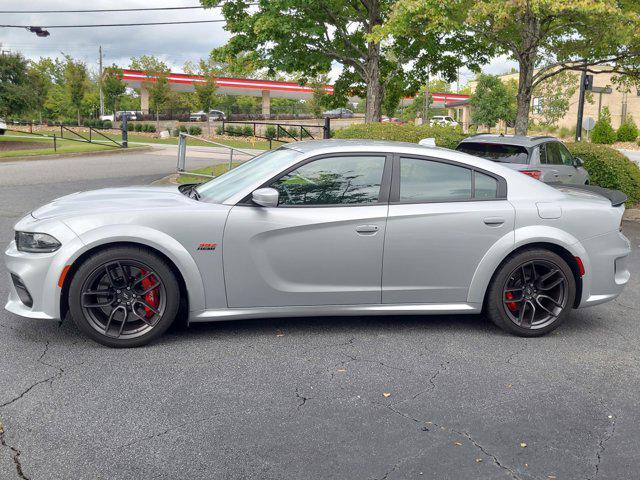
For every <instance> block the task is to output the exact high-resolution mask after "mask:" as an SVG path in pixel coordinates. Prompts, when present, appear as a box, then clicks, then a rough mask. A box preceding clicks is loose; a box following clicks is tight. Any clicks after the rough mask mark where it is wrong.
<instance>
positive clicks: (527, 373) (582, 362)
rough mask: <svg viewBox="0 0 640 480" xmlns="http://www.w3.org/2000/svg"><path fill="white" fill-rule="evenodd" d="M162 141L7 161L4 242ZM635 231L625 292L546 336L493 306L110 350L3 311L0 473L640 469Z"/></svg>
mask: <svg viewBox="0 0 640 480" xmlns="http://www.w3.org/2000/svg"><path fill="white" fill-rule="evenodd" d="M166 155H167V158H160V157H158V158H155V159H154V158H152V156H150V155H145V156H144V157H140V159H139V162H148V165H149V166H148V167H147V168H144V165H142V164H141V163H138V160H135V161H132V160H131V159H129V160H128V161H120V160H118V159H117V158H115V159H111V160H110V159H109V157H103V161H102V162H96V161H95V158H98V157H95V158H94V159H91V160H87V161H83V160H82V159H74V162H75V163H74V164H73V165H77V166H78V168H73V169H72V170H69V169H67V167H65V168H64V169H61V165H66V164H63V163H58V162H63V161H62V160H59V161H54V160H50V161H47V162H25V163H22V164H20V165H18V166H16V165H15V164H0V173H1V174H2V175H0V185H1V186H2V188H1V189H0V241H1V242H2V244H3V245H4V244H6V243H8V242H9V241H10V239H11V237H12V235H13V232H12V228H11V227H12V225H13V224H14V223H15V222H16V221H17V220H18V218H19V217H20V216H22V215H23V214H24V213H26V212H28V211H29V210H31V209H32V208H34V207H36V206H38V205H40V204H42V203H44V202H46V201H49V200H51V199H53V198H55V197H58V196H61V195H64V194H67V193H72V192H75V191H78V190H85V189H92V188H99V187H104V186H114V185H130V184H145V183H149V182H151V181H152V180H154V179H156V178H158V177H160V176H162V175H164V174H168V173H171V168H172V167H173V166H174V165H175V161H174V160H170V159H169V158H168V157H169V154H166ZM148 157H149V158H148ZM132 158H134V157H132ZM103 162H104V163H103ZM106 162H110V163H106ZM94 163H96V164H97V165H98V166H96V167H95V168H87V167H86V166H87V165H93V164H94ZM65 171H66V172H67V173H64V172H65ZM624 232H625V234H626V235H627V236H628V237H629V238H630V239H631V241H632V244H633V247H634V250H633V253H632V259H631V269H632V272H633V277H632V280H631V283H630V284H629V286H628V287H627V289H626V290H625V292H624V293H623V295H622V296H621V297H620V298H619V299H618V300H616V301H614V302H611V303H609V304H605V305H601V306H597V307H593V308H591V309H587V310H582V311H574V312H573V314H572V315H571V317H570V318H569V320H568V321H567V322H566V323H565V324H564V325H563V326H562V327H561V328H560V329H559V330H556V331H555V332H553V333H552V334H550V335H548V336H546V337H544V338H539V339H522V338H517V337H512V336H509V335H507V334H505V333H503V332H502V331H500V330H498V329H497V328H496V327H494V326H492V325H491V324H489V323H488V322H487V321H485V320H484V319H483V318H482V317H480V316H458V317H455V316H438V317H385V318H381V317H371V318H370V317H359V318H315V319H283V320H280V319H278V320H263V321H240V322H225V323H217V324H208V325H197V326H193V327H191V328H189V329H188V330H173V331H171V332H170V333H169V334H167V335H166V336H165V337H163V339H162V340H161V341H160V342H158V343H155V344H153V345H151V346H148V347H145V348H139V349H131V350H113V349H108V348H105V347H102V346H100V345H97V344H95V343H93V342H91V341H89V340H87V339H85V338H84V337H82V336H80V334H79V333H78V331H77V330H76V328H75V326H74V325H73V323H71V322H69V321H65V322H62V323H61V324H58V323H57V322H44V321H38V320H29V319H22V318H19V317H16V316H14V315H11V314H9V313H7V312H5V311H4V310H3V311H2V312H0V372H1V375H0V420H1V422H2V426H3V433H2V446H1V447H0V479H2V480H4V479H14V478H29V479H32V480H33V479H58V478H60V479H67V478H69V479H71V478H73V479H150V478H158V479H183V478H193V479H196V478H202V479H250V478H255V479H261V480H265V479H377V480H382V479H388V480H391V479H407V478H417V479H420V478H429V479H498V478H506V479H509V478H511V479H549V480H551V479H596V478H598V479H631V478H638V477H639V476H640V466H639V465H640V464H639V462H638V457H639V454H640V407H639V398H640V342H639V341H638V339H639V338H640V295H639V292H640V282H639V280H638V278H639V277H638V272H639V271H640V254H639V253H638V247H640V223H637V222H625V224H624ZM0 269H2V277H1V278H3V279H4V278H6V272H5V271H4V266H0ZM7 289H8V283H7V282H5V281H4V280H3V281H2V282H0V297H1V298H2V299H4V298H5V297H6V295H7ZM21 475H22V477H21Z"/></svg>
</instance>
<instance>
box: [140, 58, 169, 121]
mask: <svg viewBox="0 0 640 480" xmlns="http://www.w3.org/2000/svg"><path fill="white" fill-rule="evenodd" d="M131 68H133V69H136V70H142V71H144V74H145V76H146V78H147V80H146V81H144V82H142V85H143V87H145V88H146V89H147V91H148V92H149V105H150V107H151V109H152V110H153V111H154V112H155V114H156V132H160V109H161V108H163V107H165V106H166V104H167V103H168V102H169V100H170V99H171V87H170V85H169V73H170V71H169V67H167V65H166V64H165V63H164V62H163V61H162V60H160V59H158V58H156V57H152V56H150V55H143V56H141V57H140V58H132V59H131Z"/></svg>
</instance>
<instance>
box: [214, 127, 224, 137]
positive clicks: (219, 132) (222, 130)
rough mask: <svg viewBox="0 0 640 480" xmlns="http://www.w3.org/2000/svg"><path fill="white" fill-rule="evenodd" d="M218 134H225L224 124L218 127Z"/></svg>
mask: <svg viewBox="0 0 640 480" xmlns="http://www.w3.org/2000/svg"><path fill="white" fill-rule="evenodd" d="M216 135H224V127H223V126H222V125H218V126H217V127H216Z"/></svg>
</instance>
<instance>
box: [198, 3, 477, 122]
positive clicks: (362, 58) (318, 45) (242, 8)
mask: <svg viewBox="0 0 640 480" xmlns="http://www.w3.org/2000/svg"><path fill="white" fill-rule="evenodd" d="M394 1H395V0H270V1H268V2H266V1H265V2H260V3H259V4H258V5H257V6H255V4H249V3H248V2H246V1H245V0H225V1H223V0H201V3H202V5H204V6H205V7H216V6H222V13H223V14H224V17H225V19H226V22H227V24H226V28H227V30H229V31H230V32H231V33H232V34H233V37H232V38H231V40H230V41H229V43H228V44H227V45H226V46H225V47H224V52H225V53H226V56H227V58H228V57H233V56H235V55H241V54H244V55H249V54H248V53H247V52H252V53H255V56H254V57H252V58H253V59H254V60H256V61H257V62H259V66H260V67H266V68H267V69H269V70H271V71H284V72H287V73H296V72H305V74H306V75H309V76H311V77H315V76H317V75H321V74H327V73H328V72H329V71H330V70H331V68H332V63H334V62H336V63H339V64H340V65H341V66H342V67H343V68H342V72H341V74H340V77H339V78H338V80H337V81H336V85H335V89H334V97H336V99H335V102H336V103H340V102H344V101H346V98H347V97H348V96H350V95H356V94H357V95H361V96H363V97H364V98H366V108H365V121H367V122H372V121H379V120H380V115H381V106H382V101H383V96H384V92H385V89H386V87H387V86H388V84H389V82H391V81H392V80H394V79H396V77H398V76H407V77H411V79H412V88H413V89H414V91H415V90H417V88H418V85H419V84H420V83H424V82H423V80H424V74H425V71H426V67H427V66H431V67H432V69H433V70H432V71H434V72H435V71H438V70H446V72H447V75H448V76H455V70H456V68H457V67H458V66H459V65H461V64H462V62H463V61H464V60H465V59H464V58H463V57H462V56H450V55H443V52H444V51H447V50H448V48H447V47H446V44H447V42H448V41H449V40H448V39H449V37H448V36H444V35H430V34H427V33H422V34H416V35H412V36H396V37H394V38H393V39H392V40H389V41H385V42H382V41H381V39H378V38H375V36H374V35H373V33H374V30H375V29H376V27H379V26H380V25H382V23H383V22H384V21H385V19H386V18H387V16H388V14H389V12H390V8H391V6H392V5H393V3H394ZM455 40H456V41H458V39H455ZM462 46H464V45H462ZM405 67H407V68H405Z"/></svg>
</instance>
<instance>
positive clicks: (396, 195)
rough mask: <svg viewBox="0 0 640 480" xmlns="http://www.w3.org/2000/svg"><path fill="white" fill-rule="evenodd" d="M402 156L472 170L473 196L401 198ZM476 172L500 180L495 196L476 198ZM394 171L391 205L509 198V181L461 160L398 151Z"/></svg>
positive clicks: (488, 200)
mask: <svg viewBox="0 0 640 480" xmlns="http://www.w3.org/2000/svg"><path fill="white" fill-rule="evenodd" d="M402 158H410V159H414V160H424V161H428V162H436V163H444V164H447V165H452V166H455V167H461V168H465V169H467V170H471V197H470V198H460V199H448V198H438V199H435V200H419V201H415V200H400V160H401V159H402ZM476 172H478V173H482V174H484V175H487V176H489V177H492V178H494V179H495V180H496V181H497V182H498V186H497V192H496V197H495V198H476ZM392 173H393V174H392V178H391V192H390V196H389V204H390V205H419V204H423V203H425V204H428V203H460V202H495V201H503V200H506V199H507V181H506V180H505V179H504V178H503V177H501V176H500V175H497V174H495V173H493V172H490V171H488V170H485V169H483V168H479V167H476V166H473V165H468V164H465V163H461V162H456V161H455V160H448V159H444V158H433V157H424V156H421V155H413V154H399V153H398V154H395V155H394V156H393V169H392Z"/></svg>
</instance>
